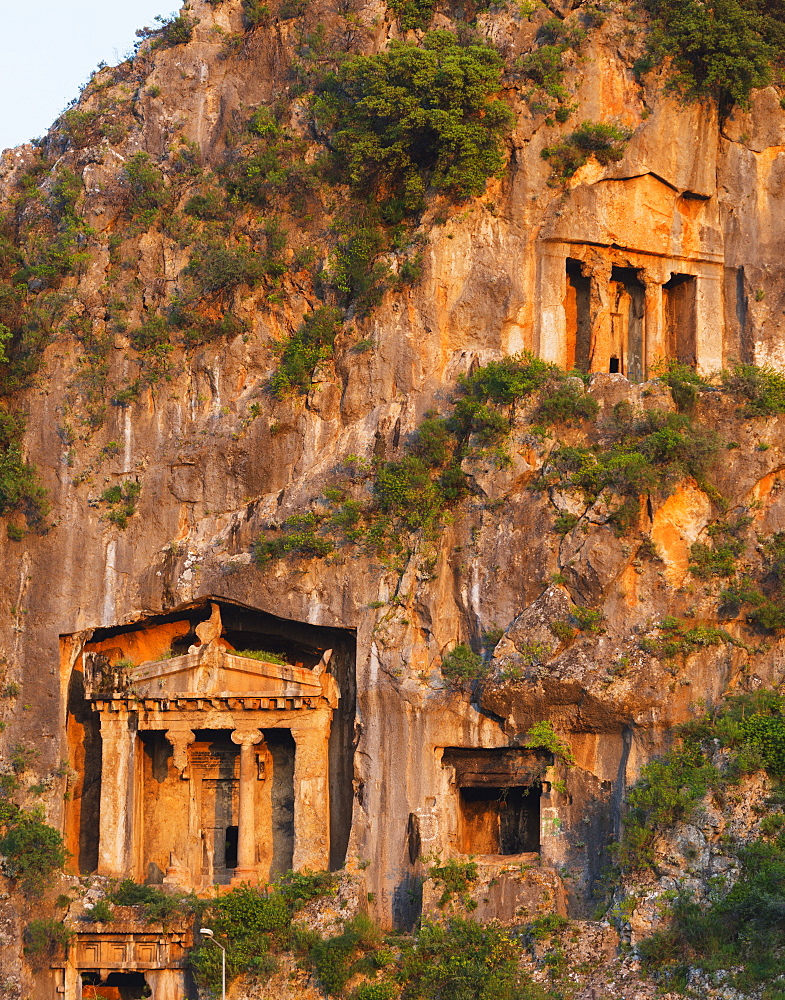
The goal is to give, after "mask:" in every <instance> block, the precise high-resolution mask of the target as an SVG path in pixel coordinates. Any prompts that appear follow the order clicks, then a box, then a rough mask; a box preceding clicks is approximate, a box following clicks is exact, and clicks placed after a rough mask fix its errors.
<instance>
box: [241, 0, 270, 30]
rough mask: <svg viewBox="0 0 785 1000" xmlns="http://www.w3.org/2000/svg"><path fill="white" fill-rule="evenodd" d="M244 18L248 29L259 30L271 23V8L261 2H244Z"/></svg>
mask: <svg viewBox="0 0 785 1000" xmlns="http://www.w3.org/2000/svg"><path fill="white" fill-rule="evenodd" d="M243 18H244V19H245V26H246V27H247V28H258V27H259V26H260V25H265V24H269V23H270V8H269V6H268V5H267V4H266V3H261V2H260V0H243Z"/></svg>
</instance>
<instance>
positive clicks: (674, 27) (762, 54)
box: [646, 0, 783, 107]
mask: <svg viewBox="0 0 785 1000" xmlns="http://www.w3.org/2000/svg"><path fill="white" fill-rule="evenodd" d="M646 7H647V8H648V10H649V12H650V13H651V15H652V19H653V27H654V33H653V36H652V51H653V53H654V54H655V55H657V56H659V57H670V58H671V59H672V61H673V63H672V64H673V68H674V70H675V73H676V77H675V79H676V82H677V83H678V84H679V85H680V86H681V87H682V88H683V89H684V90H685V91H686V92H687V93H688V94H690V95H699V94H711V95H713V96H715V97H717V98H718V99H719V100H720V102H721V103H722V104H724V105H725V106H728V105H732V104H740V105H742V107H744V106H746V105H747V104H748V103H749V96H750V92H751V91H752V90H753V88H755V87H763V86H765V85H766V84H767V83H768V82H769V80H770V78H771V63H772V60H774V59H775V58H777V57H779V58H781V54H782V48H781V46H782V43H783V27H782V23H781V16H782V10H781V9H778V8H780V7H781V5H780V4H779V3H776V4H770V3H768V2H767V0H712V2H711V3H705V2H704V0H646ZM778 45H779V47H780V49H779V52H778V51H777V47H778Z"/></svg>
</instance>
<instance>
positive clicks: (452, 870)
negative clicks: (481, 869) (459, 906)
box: [428, 858, 477, 906]
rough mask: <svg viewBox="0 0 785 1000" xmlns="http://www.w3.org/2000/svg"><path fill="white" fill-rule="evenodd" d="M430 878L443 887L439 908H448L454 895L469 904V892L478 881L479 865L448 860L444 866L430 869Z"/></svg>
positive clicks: (435, 866)
mask: <svg viewBox="0 0 785 1000" xmlns="http://www.w3.org/2000/svg"><path fill="white" fill-rule="evenodd" d="M428 878H429V879H431V880H432V881H433V882H436V883H438V884H440V885H441V886H442V894H441V897H440V898H439V906H446V905H447V903H449V901H450V900H451V899H452V897H453V895H458V896H459V897H461V899H462V900H463V902H464V903H468V902H470V899H469V891H470V889H471V887H472V885H473V884H474V883H475V882H476V881H477V864H476V862H474V861H457V860H456V859H455V858H448V859H447V861H445V862H444V864H443V865H434V866H433V867H432V868H429V869H428Z"/></svg>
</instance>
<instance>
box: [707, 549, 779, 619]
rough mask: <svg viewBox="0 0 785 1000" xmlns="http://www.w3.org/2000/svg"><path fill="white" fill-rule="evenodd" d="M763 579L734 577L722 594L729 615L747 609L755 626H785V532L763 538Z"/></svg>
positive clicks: (747, 617)
mask: <svg viewBox="0 0 785 1000" xmlns="http://www.w3.org/2000/svg"><path fill="white" fill-rule="evenodd" d="M758 550H759V552H760V553H761V554H762V557H763V558H762V564H761V567H760V579H759V580H755V579H753V578H752V577H751V576H750V575H747V574H744V575H741V576H739V577H737V578H735V579H733V580H732V581H731V582H730V583H729V584H728V586H727V587H726V588H725V589H724V590H723V591H722V593H721V595H720V605H721V608H722V610H723V612H724V613H725V614H730V615H737V614H739V612H740V611H741V610H742V609H744V613H745V617H746V619H747V621H748V622H749V623H750V624H751V625H756V626H758V627H759V628H762V629H767V630H768V631H778V630H781V629H785V532H782V531H778V532H776V533H775V534H774V535H772V536H771V538H768V539H761V544H760V545H759V547H758Z"/></svg>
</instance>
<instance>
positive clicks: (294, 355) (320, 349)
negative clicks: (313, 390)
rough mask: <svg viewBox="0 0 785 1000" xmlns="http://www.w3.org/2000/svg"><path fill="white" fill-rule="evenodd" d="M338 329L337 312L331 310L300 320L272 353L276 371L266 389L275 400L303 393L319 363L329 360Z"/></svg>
mask: <svg viewBox="0 0 785 1000" xmlns="http://www.w3.org/2000/svg"><path fill="white" fill-rule="evenodd" d="M340 329H341V312H340V310H339V309H336V308H335V307H333V306H319V308H317V309H314V310H313V312H310V313H308V315H307V316H306V317H305V318H304V319H303V321H302V323H301V324H300V326H299V328H298V329H297V330H296V331H295V333H293V334H292V336H291V337H289V338H288V339H286V340H283V341H281V342H280V343H279V344H278V345H277V347H276V351H277V354H278V367H277V369H276V371H275V374H274V375H273V377H272V378H271V379H270V389H271V391H272V392H273V394H274V395H275V396H277V397H278V398H279V399H285V398H286V397H287V396H292V395H295V394H297V393H304V392H307V391H308V390H309V388H310V385H311V378H312V376H313V373H314V370H315V368H316V366H317V365H318V364H319V362H320V361H324V360H326V359H327V358H330V357H332V353H333V345H334V344H335V338H336V337H337V336H338V332H339V331H340Z"/></svg>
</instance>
